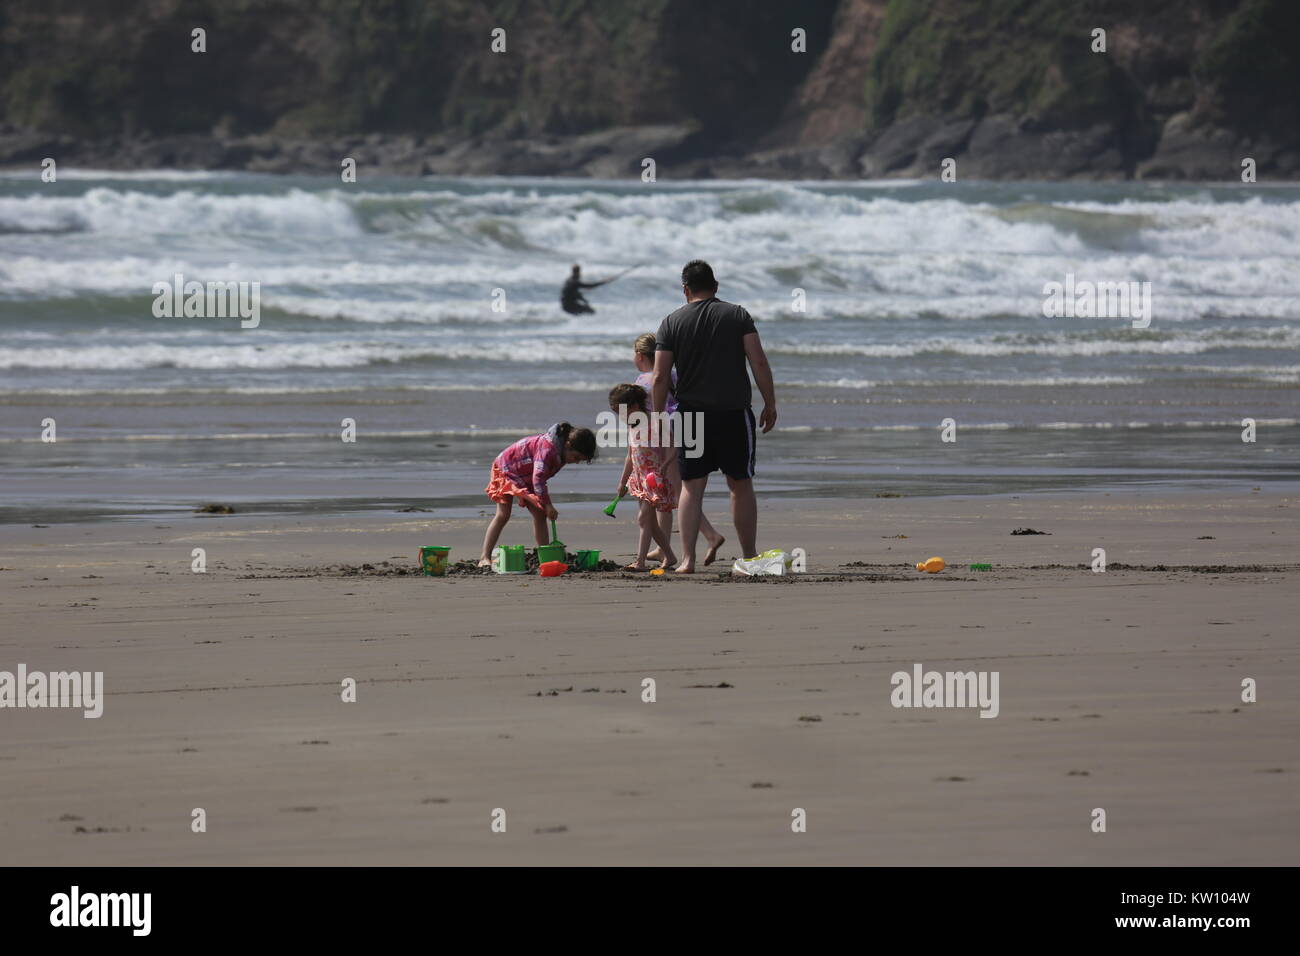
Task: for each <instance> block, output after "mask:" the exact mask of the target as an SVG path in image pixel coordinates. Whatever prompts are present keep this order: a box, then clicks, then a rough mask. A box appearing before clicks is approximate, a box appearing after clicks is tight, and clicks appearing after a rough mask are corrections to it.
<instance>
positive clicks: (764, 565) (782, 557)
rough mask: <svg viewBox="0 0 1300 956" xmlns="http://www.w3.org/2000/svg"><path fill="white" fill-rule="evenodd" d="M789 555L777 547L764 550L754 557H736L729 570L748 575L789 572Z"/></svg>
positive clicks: (790, 560)
mask: <svg viewBox="0 0 1300 956" xmlns="http://www.w3.org/2000/svg"><path fill="white" fill-rule="evenodd" d="M791 562H792V559H791V557H790V556H789V555H788V554H786V553H785V552H784V551H781V550H780V549H778V548H773V549H772V550H771V551H764V552H763V553H762V554H760V555H759V556H758V557H756V558H749V559H745V558H737V559H736V563H735V564H733V565H732V566H731V570H732V571H733V572H735V573H736V574H744V575H748V576H750V577H758V576H759V575H762V574H776V575H782V574H789V573H790V564H791Z"/></svg>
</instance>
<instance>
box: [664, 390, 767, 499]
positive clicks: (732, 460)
mask: <svg viewBox="0 0 1300 956" xmlns="http://www.w3.org/2000/svg"><path fill="white" fill-rule="evenodd" d="M678 410H679V411H680V412H681V413H682V415H683V416H686V415H703V416H704V418H703V432H701V431H700V423H699V420H697V422H696V425H695V434H696V435H697V436H701V435H702V438H701V439H700V440H699V441H698V444H697V446H696V447H695V448H694V449H688V448H686V447H685V445H684V444H683V446H682V447H681V448H679V449H678V450H677V462H678V464H679V465H680V466H681V471H682V480H683V481H690V480H691V479H692V478H703V477H705V476H706V475H708V474H709V473H711V472H714V471H719V470H720V471H721V472H722V473H723V474H724V475H726V476H727V477H728V478H734V479H737V480H742V479H745V478H753V477H754V436H755V434H756V432H755V428H754V413H753V412H752V411H751V410H750V409H748V408H737V409H730V410H728V411H725V412H718V411H707V412H691V411H690V410H689V409H687V408H685V407H681V408H679V409H678ZM683 430H685V422H684V421H683ZM688 451H690V452H692V453H694V452H702V454H701V455H700V456H699V457H698V458H688V457H687V452H688Z"/></svg>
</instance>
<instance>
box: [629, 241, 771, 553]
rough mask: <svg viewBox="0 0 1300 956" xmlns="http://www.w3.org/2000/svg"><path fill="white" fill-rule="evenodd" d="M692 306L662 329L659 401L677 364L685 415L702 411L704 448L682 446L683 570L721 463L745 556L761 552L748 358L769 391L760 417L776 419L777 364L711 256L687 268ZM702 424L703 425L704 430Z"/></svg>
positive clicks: (767, 426) (765, 423)
mask: <svg viewBox="0 0 1300 956" xmlns="http://www.w3.org/2000/svg"><path fill="white" fill-rule="evenodd" d="M682 292H683V293H684V294H685V295H686V305H684V306H682V307H681V308H680V309H678V310H677V311H676V312H674V313H673V314H672V315H670V316H668V318H666V319H664V320H663V323H662V324H661V325H660V326H659V331H658V332H656V333H655V371H654V396H653V407H655V408H663V407H664V403H665V402H666V401H667V398H668V389H669V384H670V383H671V381H672V370H673V366H674V365H675V366H676V367H677V386H676V388H675V389H674V393H675V395H676V397H677V408H678V410H679V411H680V412H681V413H682V415H683V416H685V415H687V414H697V415H700V416H701V417H702V422H703V433H702V434H703V439H702V442H701V446H702V452H703V454H701V455H700V456H699V457H697V458H688V457H686V449H685V448H684V447H683V448H681V449H679V450H678V462H679V464H680V465H681V472H682V494H681V498H680V499H679V501H678V512H679V519H678V520H679V521H680V522H681V529H682V551H683V557H682V562H681V564H679V565H678V566H677V571H678V573H679V574H691V573H693V572H694V571H695V542H696V539H697V538H698V537H699V532H700V516H701V515H702V514H703V505H704V489H705V487H706V486H707V485H708V482H709V475H710V474H711V473H712V472H714V471H716V470H721V471H722V473H723V474H724V475H726V476H727V487H728V488H730V489H731V515H732V519H733V520H734V521H735V524H736V534H737V535H738V536H739V537H740V548H741V551H742V554H741V557H743V558H752V557H754V556H756V555H757V554H758V545H757V543H756V542H757V538H758V502H757V500H756V499H755V497H754V481H753V478H754V446H755V441H754V437H755V424H754V413H753V411H751V410H750V407H749V403H750V398H751V390H750V385H749V373H748V371H747V370H746V368H745V363H746V361H748V362H749V367H750V368H751V369H753V372H754V381H755V382H756V383H757V385H758V390H759V393H760V394H761V395H762V396H763V412H762V414H761V415H760V416H759V419H758V424H759V425H760V426H761V427H762V430H763V432H764V434H766V433H767V432H770V431H771V430H772V426H774V425H775V424H776V391H775V389H774V387H773V385H772V369H771V367H770V366H769V365H768V364H767V356H766V355H765V354H764V352H763V343H762V342H761V341H760V340H759V337H758V332H757V330H756V329H755V328H754V320H753V319H752V318H751V317H750V315H749V313H748V312H746V311H745V310H744V309H742V308H741V307H740V306H738V305H733V304H732V303H730V302H723V301H722V300H721V299H719V298H718V295H717V294H718V281H717V279H715V278H714V277H713V269H712V268H711V267H710V266H709V264H708V263H707V262H704V261H703V260H700V259H695V260H693V261H691V262H688V263H686V267H685V268H684V269H682ZM698 427H699V426H697V429H698Z"/></svg>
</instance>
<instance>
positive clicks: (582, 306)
mask: <svg viewBox="0 0 1300 956" xmlns="http://www.w3.org/2000/svg"><path fill="white" fill-rule="evenodd" d="M611 281H613V280H611V279H606V280H605V282H611ZM605 282H583V281H582V267H581V266H577V265H575V266H574V267H573V271H572V272H571V273H569V278H568V279H566V280H565V282H564V288H563V289H561V290H560V308H562V309H564V311H565V312H568V313H569V314H570V315H582V314H583V313H584V312H595V311H596V310H595V309H593V308H592V307H591V303H589V302H588V301H587V300H586V298H585V297H584V296H583V294H582V290H583V289H594V288H596V286H598V285H604V284H605Z"/></svg>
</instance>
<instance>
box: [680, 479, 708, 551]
mask: <svg viewBox="0 0 1300 956" xmlns="http://www.w3.org/2000/svg"><path fill="white" fill-rule="evenodd" d="M708 484H709V476H708V475H705V476H704V477H703V478H692V479H690V480H689V481H684V482H682V494H681V497H680V498H678V499H677V510H678V512H680V516H679V518H678V520H679V521H680V522H681V525H682V560H681V563H680V564H678V565H677V573H678V574H694V573H695V542H696V540H697V539H698V538H699V536H700V519H701V518H702V517H704V489H705V488H706V487H707V486H708Z"/></svg>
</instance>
